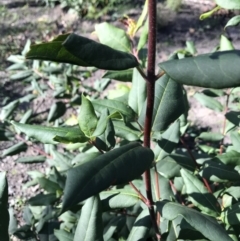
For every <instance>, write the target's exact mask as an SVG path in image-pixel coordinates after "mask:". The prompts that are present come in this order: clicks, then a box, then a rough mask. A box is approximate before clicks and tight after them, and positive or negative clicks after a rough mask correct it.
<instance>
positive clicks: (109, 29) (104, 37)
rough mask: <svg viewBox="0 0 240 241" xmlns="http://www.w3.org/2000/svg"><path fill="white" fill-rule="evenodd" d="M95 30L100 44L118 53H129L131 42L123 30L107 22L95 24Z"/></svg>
mask: <svg viewBox="0 0 240 241" xmlns="http://www.w3.org/2000/svg"><path fill="white" fill-rule="evenodd" d="M95 30H96V33H97V36H98V38H99V41H100V43H102V44H105V45H107V46H109V47H111V48H113V49H116V50H119V51H123V52H128V53H130V52H131V42H130V39H129V37H128V36H127V34H126V32H125V31H124V30H122V29H120V28H116V27H115V26H113V25H111V24H109V23H107V22H104V23H100V24H96V25H95Z"/></svg>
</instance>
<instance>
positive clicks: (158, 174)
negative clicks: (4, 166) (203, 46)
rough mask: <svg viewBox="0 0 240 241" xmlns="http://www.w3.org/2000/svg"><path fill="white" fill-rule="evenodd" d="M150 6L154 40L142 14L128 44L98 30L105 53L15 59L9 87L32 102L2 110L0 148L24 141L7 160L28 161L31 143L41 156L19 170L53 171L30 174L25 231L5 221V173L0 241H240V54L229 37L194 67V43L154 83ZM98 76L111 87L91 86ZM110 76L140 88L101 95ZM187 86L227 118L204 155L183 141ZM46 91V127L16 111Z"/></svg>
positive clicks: (70, 41)
mask: <svg viewBox="0 0 240 241" xmlns="http://www.w3.org/2000/svg"><path fill="white" fill-rule="evenodd" d="M231 2H232V4H233V5H231V4H230V5H226V4H225V2H224V5H221V4H223V1H217V3H218V4H219V6H223V7H226V8H228V7H229V8H232V7H233V8H238V6H239V5H238V4H239V1H237V0H235V1H234V0H233V1H231ZM153 3H154V1H150V0H149V2H148V1H146V5H145V8H144V9H145V10H146V6H147V4H149V11H150V12H149V16H148V18H149V23H150V26H149V29H150V32H148V31H146V30H147V27H146V24H147V23H148V21H147V20H146V11H145V10H144V11H143V13H142V15H141V16H140V17H139V20H138V22H136V23H135V22H134V21H133V20H132V19H130V18H126V19H125V20H126V21H127V22H126V23H127V25H128V30H127V33H126V32H125V31H123V30H122V29H119V28H116V27H114V26H111V25H110V24H108V23H102V24H98V25H96V34H97V36H98V38H99V42H100V43H98V42H96V41H93V40H91V39H88V38H85V37H82V36H78V35H76V34H65V35H60V36H58V37H56V38H55V39H53V40H52V41H50V42H48V43H42V44H36V45H31V47H30V41H28V43H27V44H26V46H25V49H24V50H23V52H22V55H21V56H10V57H9V59H8V60H9V61H11V62H13V65H11V66H10V67H9V68H8V71H10V72H11V73H12V72H13V73H12V75H11V76H10V80H11V81H19V82H21V83H23V84H24V85H25V86H26V87H25V89H26V93H27V94H26V96H24V97H21V98H19V99H16V100H13V101H9V100H8V99H7V98H6V99H5V100H4V102H3V103H2V105H3V106H4V107H3V108H2V111H1V120H2V123H1V126H0V128H1V129H0V138H1V140H2V141H8V140H16V141H15V144H14V145H13V146H11V147H9V148H7V149H6V150H5V151H4V153H3V155H2V156H8V155H14V154H18V153H20V152H25V151H26V149H27V148H28V145H29V143H30V144H31V145H32V146H33V147H37V150H38V151H39V149H40V151H41V155H38V156H34V157H21V158H20V159H18V162H21V163H24V162H25V163H35V162H44V161H47V162H48V165H49V166H50V167H51V168H50V170H49V171H48V172H46V173H41V172H39V171H34V172H31V173H30V175H31V178H32V181H31V182H29V183H27V185H26V186H31V185H39V186H40V188H41V192H40V193H38V194H36V195H35V196H32V197H31V198H30V199H29V200H27V203H26V206H25V208H24V211H23V218H24V221H25V225H23V226H19V225H18V223H17V220H16V218H15V217H14V212H13V210H12V209H9V210H7V197H8V194H7V190H8V188H7V179H6V176H7V175H6V173H4V172H1V173H0V213H1V216H0V231H1V235H2V236H1V240H3V241H5V240H6V241H7V240H9V234H10V235H14V236H16V237H17V238H19V239H20V240H27V239H32V240H41V241H42V240H60V241H65V240H69V241H75V240H89V241H95V240H129V241H130V240H131V241H132V240H133V241H134V240H156V239H157V240H178V239H181V240H211V241H228V240H239V236H240V232H239V225H240V219H239V215H238V214H239V202H240V195H239V191H240V187H239V179H240V174H239V165H240V162H239V160H240V153H239V146H240V145H239V142H240V136H239V102H240V100H239V92H240V89H239V83H240V79H239V78H240V77H239V76H240V73H239V50H234V49H233V45H232V43H231V42H230V41H229V40H228V39H227V38H226V37H224V36H222V37H221V39H220V44H219V48H218V50H217V51H216V52H213V53H209V54H206V55H198V56H196V50H195V47H194V45H193V43H191V42H187V47H186V49H184V50H179V51H176V52H175V53H173V54H172V55H171V56H170V58H169V60H168V61H166V62H162V63H159V64H158V66H159V67H160V70H159V74H158V75H155V66H154V61H153V62H151V60H155V49H154V48H153V47H151V48H150V49H148V55H147V56H146V53H147V51H146V49H144V47H145V45H146V43H147V41H150V42H151V41H152V42H151V44H152V45H150V46H154V44H155V40H156V39H155V37H154V29H155V26H154V24H153V23H154V22H152V21H154V19H155V17H156V16H155V15H154V14H155V13H154V9H155V7H156V6H155V5H154V4H153ZM234 3H235V5H234ZM151 18H153V19H151ZM150 20H151V21H150ZM230 21H233V20H230ZM145 22H146V23H145ZM230 23H231V22H230ZM151 24H153V25H151ZM228 25H232V24H229V23H228V24H227V25H226V26H228ZM141 28H142V30H143V31H142V32H141V36H140V38H139V42H137V38H136V39H135V35H136V33H137V32H138V30H139V29H141ZM29 48H30V50H29ZM143 53H145V55H144V54H143ZM25 57H26V58H27V59H30V60H31V61H27V60H26V59H25ZM146 58H148V63H147V73H148V74H145V72H146V71H145V69H146V63H145V62H146ZM51 61H55V62H58V63H53V62H51ZM72 64H75V65H72ZM97 68H99V69H104V70H106V71H105V73H104V77H103V78H102V79H101V80H100V81H96V82H95V83H94V85H93V86H91V85H87V84H86V83H85V82H87V81H88V79H89V78H90V77H91V75H92V73H93V72H94V71H96V70H97ZM106 77H108V78H111V79H112V80H114V79H116V80H118V81H122V82H129V81H131V82H132V86H131V89H130V90H129V91H125V92H124V94H123V95H121V96H117V97H115V98H112V99H109V98H107V97H106V96H103V95H102V91H103V90H105V88H106V87H107V85H108V84H109V82H110V80H109V79H107V78H106ZM183 84H185V85H193V86H201V87H204V88H207V89H203V90H202V91H201V92H197V93H196V94H195V96H194V97H195V98H196V99H197V100H198V101H199V102H200V103H201V104H202V105H204V106H206V107H207V108H210V109H212V110H215V111H218V112H222V113H223V116H224V118H223V120H224V124H223V131H222V132H221V133H220V132H219V133H213V132H211V131H208V132H202V133H199V135H196V136H195V140H194V142H195V143H196V147H195V150H191V149H190V148H189V147H188V146H187V144H186V142H185V140H186V137H187V135H188V134H189V133H190V134H191V135H193V134H194V133H191V127H190V126H189V123H187V112H188V108H189V107H188V103H187V97H186V91H185V89H184V87H183ZM223 88H224V90H223ZM49 92H50V93H51V96H52V102H54V103H53V104H52V106H50V108H49V109H48V110H47V112H48V115H47V116H44V115H43V116H42V115H41V114H39V113H33V111H32V109H31V105H29V110H26V111H25V112H21V111H19V110H20V108H21V104H22V103H31V102H32V101H34V100H36V99H40V98H41V97H42V96H44V95H47V94H48V93H49ZM220 98H221V99H225V103H224V104H223V103H221V102H220V101H219V99H220ZM153 100H154V102H153ZM68 111H70V113H71V116H70V117H69V114H68ZM39 116H40V117H41V118H39ZM67 116H68V117H67ZM39 122H40V123H41V125H40V124H39ZM227 136H229V138H230V140H231V143H230V144H225V142H224V140H225V138H226V137H227ZM17 141H18V142H17ZM180 142H181V143H182V144H183V145H180V144H179V143H180ZM142 143H143V144H142ZM43 144H44V148H43ZM150 147H151V148H150ZM185 149H187V151H188V152H186V151H185ZM143 173H144V177H142V174H143ZM8 178H10V177H9V176H8ZM144 189H146V195H145V190H144ZM8 219H10V220H8ZM7 226H8V227H9V228H8V232H7V228H6V227H7Z"/></svg>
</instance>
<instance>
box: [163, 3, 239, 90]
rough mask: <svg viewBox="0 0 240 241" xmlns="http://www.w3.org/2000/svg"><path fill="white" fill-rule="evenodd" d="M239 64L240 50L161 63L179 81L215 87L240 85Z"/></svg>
mask: <svg viewBox="0 0 240 241" xmlns="http://www.w3.org/2000/svg"><path fill="white" fill-rule="evenodd" d="M224 2H225V1H224ZM239 65H240V50H232V51H222V52H215V53H211V54H204V55H199V56H197V57H189V58H184V59H180V60H170V61H166V62H163V63H161V64H159V66H160V68H161V69H163V70H164V71H165V72H166V74H167V75H168V76H169V77H170V78H171V79H173V80H174V81H176V82H178V83H181V84H185V85H192V86H199V87H205V88H214V89H223V88H230V87H237V86H240V77H239V76H240V69H239V67H238V66H239Z"/></svg>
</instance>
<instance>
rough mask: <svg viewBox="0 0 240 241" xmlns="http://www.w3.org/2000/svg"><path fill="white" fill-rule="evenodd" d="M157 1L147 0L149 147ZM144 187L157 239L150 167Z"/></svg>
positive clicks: (146, 134)
mask: <svg viewBox="0 0 240 241" xmlns="http://www.w3.org/2000/svg"><path fill="white" fill-rule="evenodd" d="M156 7H157V2H156V0H149V1H148V20H149V21H148V24H149V25H148V26H149V28H148V29H149V33H148V64H147V109H146V116H145V123H144V140H143V144H144V146H145V147H147V148H150V143H151V128H152V115H153V107H154V92H155V80H156V76H155V59H156V35H157V28H156V17H157V12H156ZM144 180H145V189H146V194H147V202H148V209H149V213H150V216H151V220H152V224H153V228H154V230H155V232H156V237H157V239H158V240H160V239H161V235H160V232H159V228H158V225H157V222H156V218H155V211H154V208H153V197H152V188H151V175H150V169H148V170H146V171H145V173H144Z"/></svg>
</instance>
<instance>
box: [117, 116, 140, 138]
mask: <svg viewBox="0 0 240 241" xmlns="http://www.w3.org/2000/svg"><path fill="white" fill-rule="evenodd" d="M113 125H114V130H115V135H116V136H118V137H120V138H123V139H125V140H128V141H136V140H139V139H140V136H141V135H142V133H141V132H140V131H138V130H136V129H135V128H133V127H131V126H130V124H128V125H127V124H126V123H125V122H124V121H119V120H114V121H113Z"/></svg>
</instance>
